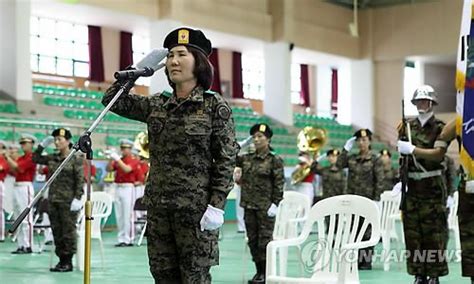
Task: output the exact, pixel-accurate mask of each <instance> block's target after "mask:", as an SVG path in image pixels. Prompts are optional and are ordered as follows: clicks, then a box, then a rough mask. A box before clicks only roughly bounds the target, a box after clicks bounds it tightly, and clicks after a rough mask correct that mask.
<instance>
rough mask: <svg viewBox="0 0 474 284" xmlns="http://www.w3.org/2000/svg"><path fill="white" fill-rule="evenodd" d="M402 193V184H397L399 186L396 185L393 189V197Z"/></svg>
mask: <svg viewBox="0 0 474 284" xmlns="http://www.w3.org/2000/svg"><path fill="white" fill-rule="evenodd" d="M400 192H402V183H401V182H397V184H395V185H394V186H393V188H392V196H397V195H399V194H400Z"/></svg>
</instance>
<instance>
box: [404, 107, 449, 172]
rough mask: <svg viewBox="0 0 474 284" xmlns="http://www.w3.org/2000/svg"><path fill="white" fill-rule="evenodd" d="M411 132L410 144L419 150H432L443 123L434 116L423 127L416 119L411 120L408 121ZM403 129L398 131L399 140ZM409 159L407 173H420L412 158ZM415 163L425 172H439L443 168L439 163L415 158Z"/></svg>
mask: <svg viewBox="0 0 474 284" xmlns="http://www.w3.org/2000/svg"><path fill="white" fill-rule="evenodd" d="M408 123H409V124H410V130H411V141H412V144H413V145H415V146H417V147H420V148H433V146H434V143H435V141H436V140H437V139H438V136H439V135H440V134H441V130H442V129H443V127H444V125H445V123H444V122H443V121H441V120H439V119H437V118H436V117H435V116H434V115H433V116H432V117H431V118H430V119H429V120H428V121H427V122H426V123H425V126H421V123H420V121H419V120H418V118H411V119H409V120H408ZM403 131H404V127H402V128H401V129H400V133H399V138H400V137H401V136H403V135H402V134H404V133H403ZM408 158H409V164H408V171H409V172H421V171H422V169H419V168H417V167H416V166H415V163H414V161H413V158H412V157H411V156H409V157H408ZM416 160H417V162H418V163H419V164H420V165H421V166H423V167H424V168H425V169H426V170H427V171H433V170H441V169H443V166H442V165H441V163H440V162H437V161H430V160H426V159H422V158H417V159H416Z"/></svg>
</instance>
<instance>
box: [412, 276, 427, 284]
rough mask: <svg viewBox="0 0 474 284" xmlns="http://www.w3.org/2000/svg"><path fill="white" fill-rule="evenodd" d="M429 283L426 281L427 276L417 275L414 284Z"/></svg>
mask: <svg viewBox="0 0 474 284" xmlns="http://www.w3.org/2000/svg"><path fill="white" fill-rule="evenodd" d="M427 283H428V281H427V280H426V276H423V275H417V276H415V282H413V284H427Z"/></svg>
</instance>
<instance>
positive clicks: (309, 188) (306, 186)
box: [295, 173, 314, 204]
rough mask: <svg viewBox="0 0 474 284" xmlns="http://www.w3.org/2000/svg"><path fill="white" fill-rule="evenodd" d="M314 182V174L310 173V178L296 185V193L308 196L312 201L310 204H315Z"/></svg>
mask: <svg viewBox="0 0 474 284" xmlns="http://www.w3.org/2000/svg"><path fill="white" fill-rule="evenodd" d="M313 181H314V174H312V173H310V174H309V175H308V176H306V177H305V178H304V180H303V181H302V182H300V183H297V184H295V190H296V192H299V193H302V194H304V195H306V196H308V198H309V200H310V204H313V199H314V186H313Z"/></svg>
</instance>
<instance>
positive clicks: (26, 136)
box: [18, 133, 36, 144]
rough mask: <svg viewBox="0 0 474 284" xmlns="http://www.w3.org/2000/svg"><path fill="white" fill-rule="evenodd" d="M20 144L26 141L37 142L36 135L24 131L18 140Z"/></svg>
mask: <svg viewBox="0 0 474 284" xmlns="http://www.w3.org/2000/svg"><path fill="white" fill-rule="evenodd" d="M18 142H19V143H20V144H21V143H26V142H30V143H33V144H34V143H36V137H35V136H33V135H31V134H29V133H22V134H21V136H20V140H19V141H18Z"/></svg>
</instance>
